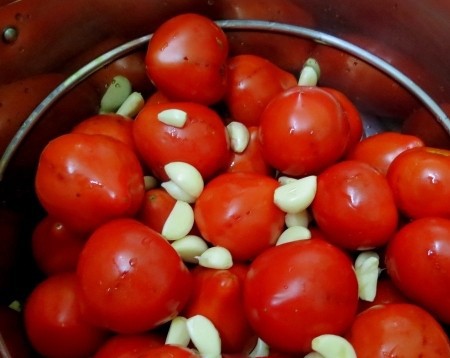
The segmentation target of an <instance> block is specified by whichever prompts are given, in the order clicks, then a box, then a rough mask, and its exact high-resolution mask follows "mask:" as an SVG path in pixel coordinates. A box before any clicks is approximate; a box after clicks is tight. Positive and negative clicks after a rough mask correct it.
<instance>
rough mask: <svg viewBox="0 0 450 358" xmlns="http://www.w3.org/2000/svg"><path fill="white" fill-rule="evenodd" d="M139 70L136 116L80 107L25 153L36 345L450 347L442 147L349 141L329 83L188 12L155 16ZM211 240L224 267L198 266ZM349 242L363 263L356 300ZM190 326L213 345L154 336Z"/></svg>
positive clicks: (401, 139)
mask: <svg viewBox="0 0 450 358" xmlns="http://www.w3.org/2000/svg"><path fill="white" fill-rule="evenodd" d="M145 63H146V71H147V75H148V77H149V79H150V80H151V81H152V83H153V85H154V86H155V88H156V91H155V92H154V93H153V94H152V95H151V96H149V97H148V98H146V99H145V103H144V104H143V106H142V107H141V108H140V109H139V111H138V114H137V115H136V116H135V118H129V117H127V116H123V115H120V114H117V113H102V114H99V115H96V116H93V117H89V118H87V119H86V120H84V121H83V122H81V123H79V124H78V125H77V126H76V127H74V129H73V130H72V131H71V132H70V133H67V134H63V135H60V136H58V137H57V138H55V139H53V140H52V141H50V142H49V143H48V144H47V146H46V147H45V148H44V150H43V152H42V153H41V155H40V160H39V164H38V169H37V173H36V177H35V188H36V194H37V197H38V199H39V202H40V204H41V205H42V207H43V208H44V209H45V211H46V213H47V216H46V217H45V218H43V219H42V221H41V222H40V223H39V224H38V226H37V227H36V228H35V230H34V234H33V238H32V239H33V241H32V242H33V254H34V257H35V260H36V263H37V264H38V266H39V268H40V269H41V270H42V272H43V273H45V274H46V276H47V277H46V278H45V279H44V280H43V281H42V282H40V283H39V284H38V285H37V286H36V287H35V288H34V290H33V291H32V292H31V294H30V295H29V297H28V299H27V301H26V302H25V304H24V310H23V313H24V323H25V328H26V332H27V335H28V338H29V340H30V342H31V344H32V345H33V347H34V349H35V350H36V351H38V352H39V353H40V354H42V355H43V356H46V357H89V356H94V357H99V358H104V357H167V356H171V357H197V356H199V355H200V354H201V355H202V356H205V357H218V356H220V355H222V356H223V357H232V356H234V357H246V356H249V355H251V356H254V357H255V356H271V357H304V356H306V355H310V354H312V353H311V352H312V351H314V350H315V347H314V344H313V343H312V342H313V341H314V339H315V338H317V337H320V336H323V335H332V336H334V337H341V338H344V340H345V342H347V343H348V344H349V346H350V348H351V349H350V351H352V352H354V353H355V354H356V356H358V357H382V356H383V357H385V356H399V357H400V356H402V357H418V356H424V357H449V356H450V344H449V340H448V336H447V334H446V332H445V327H446V326H447V325H449V324H450V286H449V285H448V283H449V282H450V205H449V202H450V152H449V151H447V150H445V149H437V148H431V147H428V146H426V144H425V143H424V142H423V141H422V140H421V139H420V138H418V137H416V136H413V135H406V134H401V133H396V132H384V133H379V134H375V135H373V136H371V137H367V138H364V133H363V124H362V120H361V117H360V114H359V112H358V110H357V109H356V107H355V105H354V104H353V103H352V102H351V101H350V100H349V99H348V98H347V97H346V95H345V94H343V93H341V92H339V91H337V90H336V89H333V88H326V87H321V86H318V85H304V84H301V83H300V84H299V82H298V79H297V77H296V76H295V75H293V74H292V73H290V72H287V71H285V70H283V69H282V68H280V67H278V66H277V65H276V64H274V63H272V62H270V61H269V60H267V59H265V58H262V57H260V56H257V55H252V54H240V55H232V54H231V53H230V51H229V44H228V38H227V36H226V34H225V33H224V32H223V31H222V29H220V27H218V26H217V25H216V24H215V23H214V22H213V21H211V20H210V19H208V18H206V17H203V16H201V15H196V14H190V13H189V14H183V15H179V16H176V17H173V18H172V19H170V20H168V21H167V22H165V23H164V24H162V25H161V26H160V27H159V28H158V29H157V30H156V32H155V33H154V35H153V37H152V38H151V40H150V42H149V44H148V49H147V52H146V58H145ZM319 65H320V63H319ZM316 74H317V75H318V76H319V83H320V75H319V73H316ZM234 129H236V132H234ZM234 133H238V135H236V136H235V135H234ZM242 143H243V144H242ZM173 163H178V164H179V163H182V165H181V166H188V167H189V168H190V170H193V172H194V173H195V175H196V176H195V178H194V179H195V180H194V179H192V177H188V178H187V179H186V177H185V173H184V172H178V171H176V172H175V174H174V173H173V172H171V171H170V170H169V165H170V164H173ZM192 168H193V169H192ZM305 179H306V180H305ZM306 181H307V182H308V183H310V184H309V185H308V186H295V185H297V184H298V183H302V184H304V182H306ZM194 182H195V183H194ZM199 183H200V184H199ZM311 183H312V184H311ZM291 184H292V189H290V188H291V187H289V185H291ZM283 187H284V188H288V189H290V190H285V191H286V192H287V195H285V197H284V199H283V202H282V203H280V202H278V201H277V200H274V198H275V197H276V195H277V194H278V193H279V192H280V191H279V189H280V188H283ZM168 188H170V190H169V189H168ZM299 197H300V198H303V199H301V200H300V199H298V198H299ZM305 198H306V199H305ZM299 200H300V201H299ZM302 200H303V201H302ZM305 200H306V201H305ZM178 207H183V210H184V211H181V213H182V215H181V216H175V214H174V212H175V211H176V210H175V208H178ZM177 210H178V209H177ZM180 210H181V209H180ZM172 214H173V215H172ZM190 215H193V221H191V222H188V217H190ZM174 218H175V219H177V220H175V219H174ZM169 222H170V225H172V226H170V227H169ZM295 230H298V231H297V234H296V233H295V232H296V231H295ZM288 231H293V232H294V234H293V236H292V235H291V236H290V237H289V239H288V240H286V241H284V242H281V241H278V240H279V238H280V237H281V236H282V234H285V233H287V232H288ZM168 232H170V235H169V234H168ZM300 232H301V233H302V234H300ZM171 235H173V236H171ZM296 235H297V236H296ZM186 239H189V240H190V241H189V240H186ZM183 240H184V241H183ZM183 242H187V243H188V244H186V245H184V244H182V243H183ZM190 243H194V244H195V245H192V246H190ZM202 245H203V246H202ZM211 248H221V249H223V250H224V251H223V252H225V253H226V254H229V255H230V256H226V258H227V259H228V258H229V257H231V264H229V263H230V261H229V260H228V261H226V260H225V261H226V262H227V263H228V265H224V264H223V261H224V260H223V258H224V256H223V255H222V256H221V255H219V256H212V257H211V258H209V257H208V258H205V260H204V261H205V262H203V261H202V260H201V258H202V255H203V253H205V252H206V251H208V249H211ZM196 250H198V251H196ZM223 252H222V253H223ZM361 253H369V254H370V255H372V256H371V257H375V258H378V261H377V262H379V267H378V266H377V267H376V270H377V271H376V276H377V277H378V281H377V282H376V295H374V296H373V297H369V298H367V297H366V296H361V291H362V281H361V278H360V277H357V271H358V270H357V269H356V268H355V260H356V259H357V258H358V257H360V254H361ZM199 263H200V264H199ZM372 284H373V282H372ZM361 297H363V298H361ZM195 317H203V318H205V320H206V321H207V322H209V323H210V324H211V327H212V328H213V329H212V330H211V331H208V332H209V333H208V332H207V333H206V341H208V340H211V341H214V338H215V337H216V334H217V335H218V337H219V342H220V347H219V348H220V350H219V352H217V348H216V350H215V351H214V349H213V350H212V351H211V352H213V353H210V354H209V353H208V348H203V345H204V343H205V342H204V341H205V339H204V337H203V338H198V336H197V335H193V336H189V337H190V338H188V339H185V338H184V339H181V338H179V337H178V338H174V335H172V334H170V333H171V329H172V328H173V327H174V326H175V322H178V321H176V320H177V319H180V322H186V321H187V322H191V323H192V322H196V321H192V320H191V321H190V319H192V318H195ZM183 320H184V321H183ZM202 322H203V321H202ZM191 326H195V325H194V323H192V324H191ZM191 326H189V324H188V327H191ZM201 327H203V328H202V329H204V327H207V326H201ZM208 327H209V326H208ZM191 328H192V327H191ZM177 332H179V336H182V335H183V333H185V332H191V331H189V330H187V331H184V330H180V331H177ZM197 333H198V332H197ZM197 333H196V334H197ZM175 336H177V335H175ZM169 337H170V339H169ZM199 341H200V343H198V342H199ZM202 342H203V343H202ZM333 342H334V341H333ZM257 343H258V344H257ZM258 345H260V346H262V347H263V348H264V349H262V351H258V350H256V348H255V346H258ZM202 349H206V350H202ZM310 356H311V355H310ZM314 356H316V357H317V356H319V357H327V356H326V355H321V354H320V353H316V355H314ZM342 357H351V355H342Z"/></svg>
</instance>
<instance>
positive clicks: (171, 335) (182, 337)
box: [165, 316, 191, 347]
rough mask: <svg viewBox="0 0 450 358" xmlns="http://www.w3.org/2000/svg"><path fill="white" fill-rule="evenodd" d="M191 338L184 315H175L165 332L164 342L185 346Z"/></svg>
mask: <svg viewBox="0 0 450 358" xmlns="http://www.w3.org/2000/svg"><path fill="white" fill-rule="evenodd" d="M190 340H191V338H190V337H189V331H188V329H187V319H186V318H185V317H181V316H178V317H175V318H174V319H172V321H171V322H170V326H169V330H168V332H167V336H166V340H165V344H175V345H178V346H182V347H187V346H188V344H189V342H190Z"/></svg>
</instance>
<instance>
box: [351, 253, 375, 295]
mask: <svg viewBox="0 0 450 358" xmlns="http://www.w3.org/2000/svg"><path fill="white" fill-rule="evenodd" d="M379 265H380V256H379V255H378V254H377V253H376V252H374V251H367V252H361V253H360V254H359V255H358V257H357V258H356V260H355V272H356V278H357V280H358V294H359V298H360V299H362V300H364V301H369V302H372V301H373V300H374V299H375V296H376V294H377V283H378V276H379V273H380V268H379Z"/></svg>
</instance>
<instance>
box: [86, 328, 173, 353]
mask: <svg viewBox="0 0 450 358" xmlns="http://www.w3.org/2000/svg"><path fill="white" fill-rule="evenodd" d="M162 345H164V337H163V336H162V335H158V334H155V333H142V334H116V335H113V336H112V337H110V338H108V339H107V340H106V341H105V342H104V343H103V344H102V346H101V347H100V348H99V349H98V350H97V352H95V355H94V358H137V357H139V356H140V354H143V353H145V352H146V351H147V350H149V349H151V348H155V347H160V346H162Z"/></svg>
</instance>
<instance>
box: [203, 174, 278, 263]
mask: <svg viewBox="0 0 450 358" xmlns="http://www.w3.org/2000/svg"><path fill="white" fill-rule="evenodd" d="M277 187H278V182H277V181H276V180H275V179H273V178H271V177H268V176H265V175H261V174H253V173H224V174H221V175H218V176H216V177H215V178H214V179H212V180H211V181H210V182H209V183H208V184H206V186H205V188H204V189H203V192H202V193H201V194H200V196H199V197H198V199H197V201H196V203H195V207H194V214H195V221H196V224H197V227H198V229H199V231H200V233H201V236H202V237H203V238H204V239H205V240H206V241H208V242H209V243H211V244H212V245H216V246H223V247H225V248H227V249H228V250H229V251H230V252H231V254H232V256H233V259H235V260H236V261H246V260H250V259H253V258H254V257H256V256H257V255H258V254H260V253H261V252H262V251H264V250H265V249H267V248H269V247H270V246H272V245H274V244H275V242H276V240H277V239H278V237H279V235H280V234H281V232H282V230H283V227H284V216H285V214H284V212H282V211H281V210H280V209H279V208H278V207H277V206H276V205H275V204H274V202H273V195H274V190H275V189H276V188H277Z"/></svg>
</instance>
